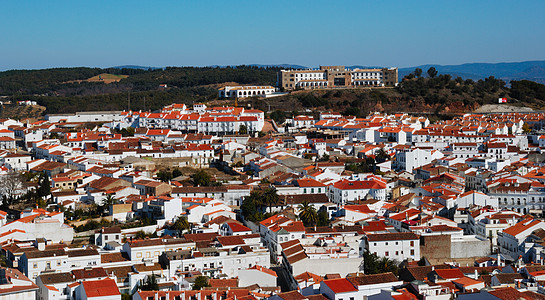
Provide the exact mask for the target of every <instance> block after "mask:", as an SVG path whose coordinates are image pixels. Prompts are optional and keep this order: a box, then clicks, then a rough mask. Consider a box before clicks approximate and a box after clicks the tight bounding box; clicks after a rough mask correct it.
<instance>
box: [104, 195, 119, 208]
mask: <svg viewBox="0 0 545 300" xmlns="http://www.w3.org/2000/svg"><path fill="white" fill-rule="evenodd" d="M104 201H105V205H106V207H108V208H109V207H110V206H111V205H114V204H117V202H118V200H117V199H116V198H115V196H114V195H112V194H108V196H106V199H105V200H104Z"/></svg>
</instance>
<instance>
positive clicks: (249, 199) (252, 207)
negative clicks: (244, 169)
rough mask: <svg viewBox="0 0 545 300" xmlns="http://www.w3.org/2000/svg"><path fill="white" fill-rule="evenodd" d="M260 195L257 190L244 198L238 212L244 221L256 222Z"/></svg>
mask: <svg viewBox="0 0 545 300" xmlns="http://www.w3.org/2000/svg"><path fill="white" fill-rule="evenodd" d="M260 201H261V193H260V192H259V191H257V190H253V191H251V192H250V195H249V196H246V197H244V200H242V204H241V205H240V210H241V212H242V216H243V217H244V219H246V220H249V221H256V218H255V216H256V214H257V206H258V205H260V203H259V202H260Z"/></svg>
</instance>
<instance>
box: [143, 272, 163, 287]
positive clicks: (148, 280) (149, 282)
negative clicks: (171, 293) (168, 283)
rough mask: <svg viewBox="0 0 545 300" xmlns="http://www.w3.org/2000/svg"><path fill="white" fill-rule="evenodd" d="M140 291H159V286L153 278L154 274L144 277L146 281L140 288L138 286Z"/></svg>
mask: <svg viewBox="0 0 545 300" xmlns="http://www.w3.org/2000/svg"><path fill="white" fill-rule="evenodd" d="M140 289H141V290H143V291H158V290H159V284H158V283H157V278H155V274H151V276H149V275H148V276H147V277H146V281H145V283H144V284H142V286H140Z"/></svg>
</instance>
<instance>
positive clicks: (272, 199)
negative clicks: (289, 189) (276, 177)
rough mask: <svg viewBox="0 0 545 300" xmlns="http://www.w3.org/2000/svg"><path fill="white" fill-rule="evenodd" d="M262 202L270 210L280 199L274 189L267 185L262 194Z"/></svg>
mask: <svg viewBox="0 0 545 300" xmlns="http://www.w3.org/2000/svg"><path fill="white" fill-rule="evenodd" d="M262 199H263V203H264V204H266V205H267V206H268V207H269V212H272V207H273V206H275V205H277V204H278V202H279V201H280V199H279V198H278V194H277V193H276V189H274V188H272V187H269V188H267V189H266V190H265V191H264V192H263V195H262Z"/></svg>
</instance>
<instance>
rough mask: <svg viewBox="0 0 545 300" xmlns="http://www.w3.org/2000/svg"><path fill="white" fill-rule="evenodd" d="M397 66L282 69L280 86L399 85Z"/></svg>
mask: <svg viewBox="0 0 545 300" xmlns="http://www.w3.org/2000/svg"><path fill="white" fill-rule="evenodd" d="M397 77H398V76H397V68H381V69H379V68H376V69H353V70H352V69H347V68H345V67H344V66H320V69H318V70H311V69H308V70H281V71H280V72H279V73H278V83H279V87H280V88H281V89H283V90H286V91H291V90H296V89H316V88H320V89H326V88H339V87H345V88H354V87H383V86H396V85H397V82H398V81H397Z"/></svg>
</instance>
